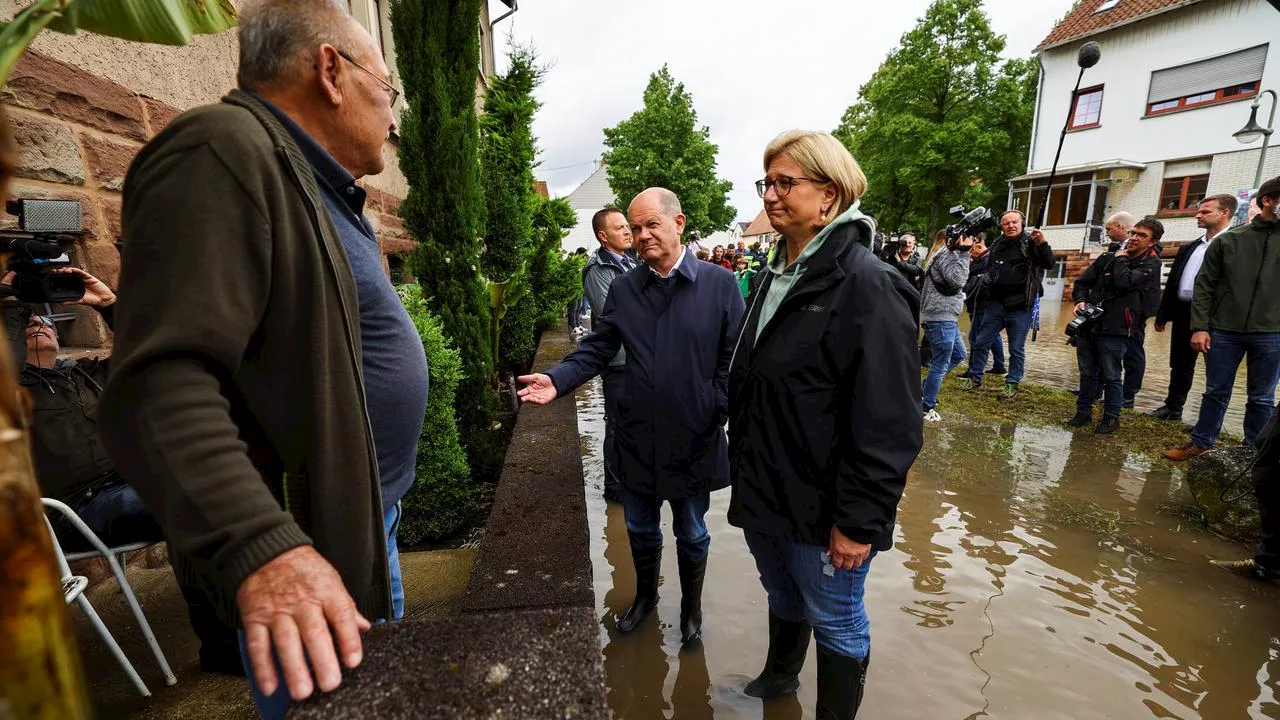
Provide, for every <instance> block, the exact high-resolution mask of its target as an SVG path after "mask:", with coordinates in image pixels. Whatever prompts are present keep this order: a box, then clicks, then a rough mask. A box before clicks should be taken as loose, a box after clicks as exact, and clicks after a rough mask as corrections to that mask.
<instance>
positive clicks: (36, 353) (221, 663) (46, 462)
mask: <svg viewBox="0 0 1280 720" xmlns="http://www.w3.org/2000/svg"><path fill="white" fill-rule="evenodd" d="M51 272H54V273H59V274H64V273H65V274H70V275H76V276H78V277H80V279H82V280H83V281H84V287H85V292H84V296H83V297H82V298H81V299H80V300H77V301H73V302H70V303H68V304H76V305H88V306H90V307H92V308H93V309H94V310H97V311H98V312H99V313H100V314H101V315H102V317H103V319H104V320H105V321H106V322H107V324H108V326H110V325H111V310H112V305H113V304H114V303H115V299H116V297H115V293H113V292H112V291H111V289H110V288H108V287H107V286H106V284H105V283H103V282H102V281H100V280H98V278H96V277H94V276H93V275H90V274H89V273H87V272H85V271H84V270H81V269H80V268H75V267H66V268H59V269H55V270H52V271H51ZM5 282H6V283H7V282H9V279H8V278H6V280H5ZM25 336H26V348H27V356H26V363H25V364H24V366H23V368H22V372H21V375H20V377H19V383H20V384H21V386H22V387H23V388H24V389H25V390H26V392H27V394H28V395H29V396H30V398H31V404H32V416H33V418H34V424H33V427H32V431H31V450H32V457H33V460H34V461H35V466H36V477H37V479H38V481H39V483H40V493H41V495H43V496H44V497H48V498H52V499H54V500H59V501H61V502H63V503H66V504H67V505H68V506H70V507H71V509H72V510H74V511H75V513H76V515H77V516H79V518H80V519H81V520H82V521H84V523H85V525H87V526H88V527H89V529H90V530H92V531H93V533H94V534H95V535H97V536H98V538H99V539H101V540H102V542H103V543H105V544H106V545H107V547H119V546H121V545H128V544H130V543H135V542H153V541H154V542H159V541H162V540H164V535H163V533H162V532H161V530H160V526H159V524H158V523H157V522H156V520H155V518H154V516H152V514H151V513H150V512H149V511H148V510H147V508H146V506H144V505H143V503H142V500H141V499H140V498H139V497H138V493H137V492H136V491H135V490H134V489H133V488H132V487H130V486H129V485H128V484H127V483H126V482H125V481H124V479H123V478H121V477H120V475H119V473H117V472H116V469H115V466H114V465H113V464H112V462H111V460H110V458H109V457H108V456H107V452H106V450H105V449H104V448H103V446H102V440H101V439H100V435H99V433H98V401H99V399H100V397H101V395H102V388H103V386H105V385H106V384H107V365H108V361H107V360H99V359H96V358H88V359H82V360H67V359H62V360H60V359H58V352H59V351H60V350H61V346H60V344H59V342H58V331H57V328H56V327H55V326H54V324H53V321H52V320H51V319H49V318H47V317H43V316H40V315H30V316H29V317H28V319H27V323H26V331H25ZM49 520H50V523H51V524H52V525H53V528H54V533H55V534H56V535H57V536H58V542H59V543H60V544H61V545H62V547H63V548H64V549H65V550H67V551H69V552H76V551H83V550H89V549H91V547H90V546H89V544H88V542H87V541H86V540H85V539H84V536H83V535H81V534H80V533H79V532H78V531H77V530H76V529H75V528H74V527H72V526H71V524H70V522H68V521H67V520H66V519H65V518H64V517H63V516H62V515H61V514H58V513H54V514H51V515H50V516H49ZM181 580H182V579H181V578H179V585H180V586H181V589H182V594H183V597H184V599H185V600H186V601H187V606H188V614H189V616H190V619H191V625H192V627H193V629H194V630H195V632H196V636H197V637H198V638H199V639H200V667H201V669H203V670H205V671H206V672H222V673H227V674H233V675H243V674H244V669H243V666H242V664H241V663H240V652H239V649H238V647H237V645H236V636H235V632H234V631H233V630H232V629H230V628H228V627H226V626H225V625H223V624H222V622H221V621H219V620H218V618H217V615H216V614H215V611H214V609H213V607H212V606H211V605H210V604H209V602H208V600H206V599H205V597H204V595H203V593H201V592H200V591H199V590H197V589H194V588H192V587H188V584H187V583H183V582H182V581H181Z"/></svg>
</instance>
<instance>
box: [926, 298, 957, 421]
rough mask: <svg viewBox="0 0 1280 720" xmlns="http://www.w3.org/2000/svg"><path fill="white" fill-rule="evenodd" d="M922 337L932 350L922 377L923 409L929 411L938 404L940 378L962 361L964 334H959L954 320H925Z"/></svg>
mask: <svg viewBox="0 0 1280 720" xmlns="http://www.w3.org/2000/svg"><path fill="white" fill-rule="evenodd" d="M924 337H925V340H927V341H928V342H929V347H930V348H932V350H933V359H932V360H930V361H929V374H928V375H927V376H925V379H924V411H925V412H929V411H930V410H932V409H934V408H935V407H937V405H938V391H939V390H940V389H942V378H943V377H945V376H946V374H947V373H949V372H951V371H952V370H954V369H955V368H956V367H958V366H959V365H960V363H962V362H964V359H965V355H966V353H965V349H964V336H963V335H961V334H960V325H959V323H957V322H956V321H954V320H939V321H929V322H926V323H925V324H924Z"/></svg>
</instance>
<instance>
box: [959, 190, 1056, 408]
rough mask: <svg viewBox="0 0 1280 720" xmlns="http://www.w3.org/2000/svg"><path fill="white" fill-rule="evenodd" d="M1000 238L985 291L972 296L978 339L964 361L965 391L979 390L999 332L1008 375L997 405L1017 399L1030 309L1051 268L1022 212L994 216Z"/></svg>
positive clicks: (1048, 252) (1049, 251)
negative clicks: (1004, 334)
mask: <svg viewBox="0 0 1280 720" xmlns="http://www.w3.org/2000/svg"><path fill="white" fill-rule="evenodd" d="M1000 231H1001V235H1000V237H999V238H998V239H997V240H996V241H995V243H994V244H993V245H992V246H991V266H990V268H989V269H988V270H987V274H986V281H985V287H984V288H983V289H982V292H980V293H979V294H978V299H977V300H976V302H975V305H974V315H975V317H976V316H978V315H981V316H982V321H981V323H980V324H979V326H978V340H977V342H976V343H974V346H973V356H972V357H971V358H970V360H969V377H968V378H966V380H965V389H966V390H977V389H978V388H981V387H982V376H983V373H984V371H985V369H986V366H987V353H988V352H990V350H991V347H992V345H994V344H995V340H996V336H998V335H999V334H1000V331H1001V330H1004V331H1006V332H1007V333H1008V336H1009V374H1008V376H1006V378H1005V385H1004V389H1003V390H1002V391H1001V392H1000V399H1001V400H1012V399H1014V398H1015V397H1017V396H1018V383H1020V382H1022V376H1023V374H1025V372H1026V362H1027V352H1026V347H1027V334H1028V333H1029V332H1031V308H1032V306H1033V305H1034V304H1035V300H1036V298H1037V297H1039V296H1040V295H1042V294H1044V286H1043V285H1042V284H1041V282H1040V280H1041V277H1042V276H1043V275H1044V271H1045V270H1048V269H1049V268H1052V267H1053V265H1054V263H1055V260H1054V257H1053V248H1051V247H1050V246H1049V243H1048V242H1046V241H1045V238H1044V233H1042V232H1041V231H1039V230H1032V231H1031V232H1029V233H1028V232H1027V231H1026V229H1025V228H1024V219H1023V216H1022V213H1021V212H1020V211H1018V210H1006V211H1005V212H1004V214H1003V215H1001V216H1000Z"/></svg>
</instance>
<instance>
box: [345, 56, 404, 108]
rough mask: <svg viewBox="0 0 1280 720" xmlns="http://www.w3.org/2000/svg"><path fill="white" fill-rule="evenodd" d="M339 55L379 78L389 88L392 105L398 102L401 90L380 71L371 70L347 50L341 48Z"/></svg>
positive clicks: (375, 78)
mask: <svg viewBox="0 0 1280 720" xmlns="http://www.w3.org/2000/svg"><path fill="white" fill-rule="evenodd" d="M338 57H340V58H342V59H343V60H346V61H347V62H349V63H351V64H352V65H355V66H356V67H358V68H360V69H361V70H363V71H364V72H365V74H367V75H368V76H369V77H371V78H373V79H374V80H377V81H378V82H379V83H381V84H382V87H384V88H386V90H387V94H388V95H390V96H391V105H392V106H393V107H394V106H395V104H396V99H397V98H399V97H400V91H399V90H397V89H396V88H395V86H394V85H392V84H391V82H390V81H389V80H386V79H384V78H383V77H382V76H381V75H379V74H378V73H376V72H374V71H372V70H370V69H369V68H367V67H365V66H363V65H361V64H360V63H358V62H356V59H355V58H353V57H351V55H350V54H349V53H348V52H347V51H346V50H339V51H338Z"/></svg>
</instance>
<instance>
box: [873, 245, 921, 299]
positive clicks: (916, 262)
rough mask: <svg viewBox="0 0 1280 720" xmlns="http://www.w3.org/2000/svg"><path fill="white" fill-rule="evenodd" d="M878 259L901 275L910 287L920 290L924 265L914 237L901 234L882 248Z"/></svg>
mask: <svg viewBox="0 0 1280 720" xmlns="http://www.w3.org/2000/svg"><path fill="white" fill-rule="evenodd" d="M880 259H882V260H884V261H885V262H887V263H889V264H890V265H892V266H894V267H895V268H897V269H898V272H900V273H902V276H903V277H905V278H906V279H907V282H910V283H911V285H912V287H914V288H916V289H917V290H918V289H920V278H921V277H922V276H923V275H924V263H922V262H921V260H920V253H919V252H918V251H917V250H916V236H915V235H914V234H912V233H903V234H902V235H900V236H898V239H897V240H894V241H893V242H890V243H888V244H886V245H885V246H884V250H883V251H882V254H881V256H880Z"/></svg>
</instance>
